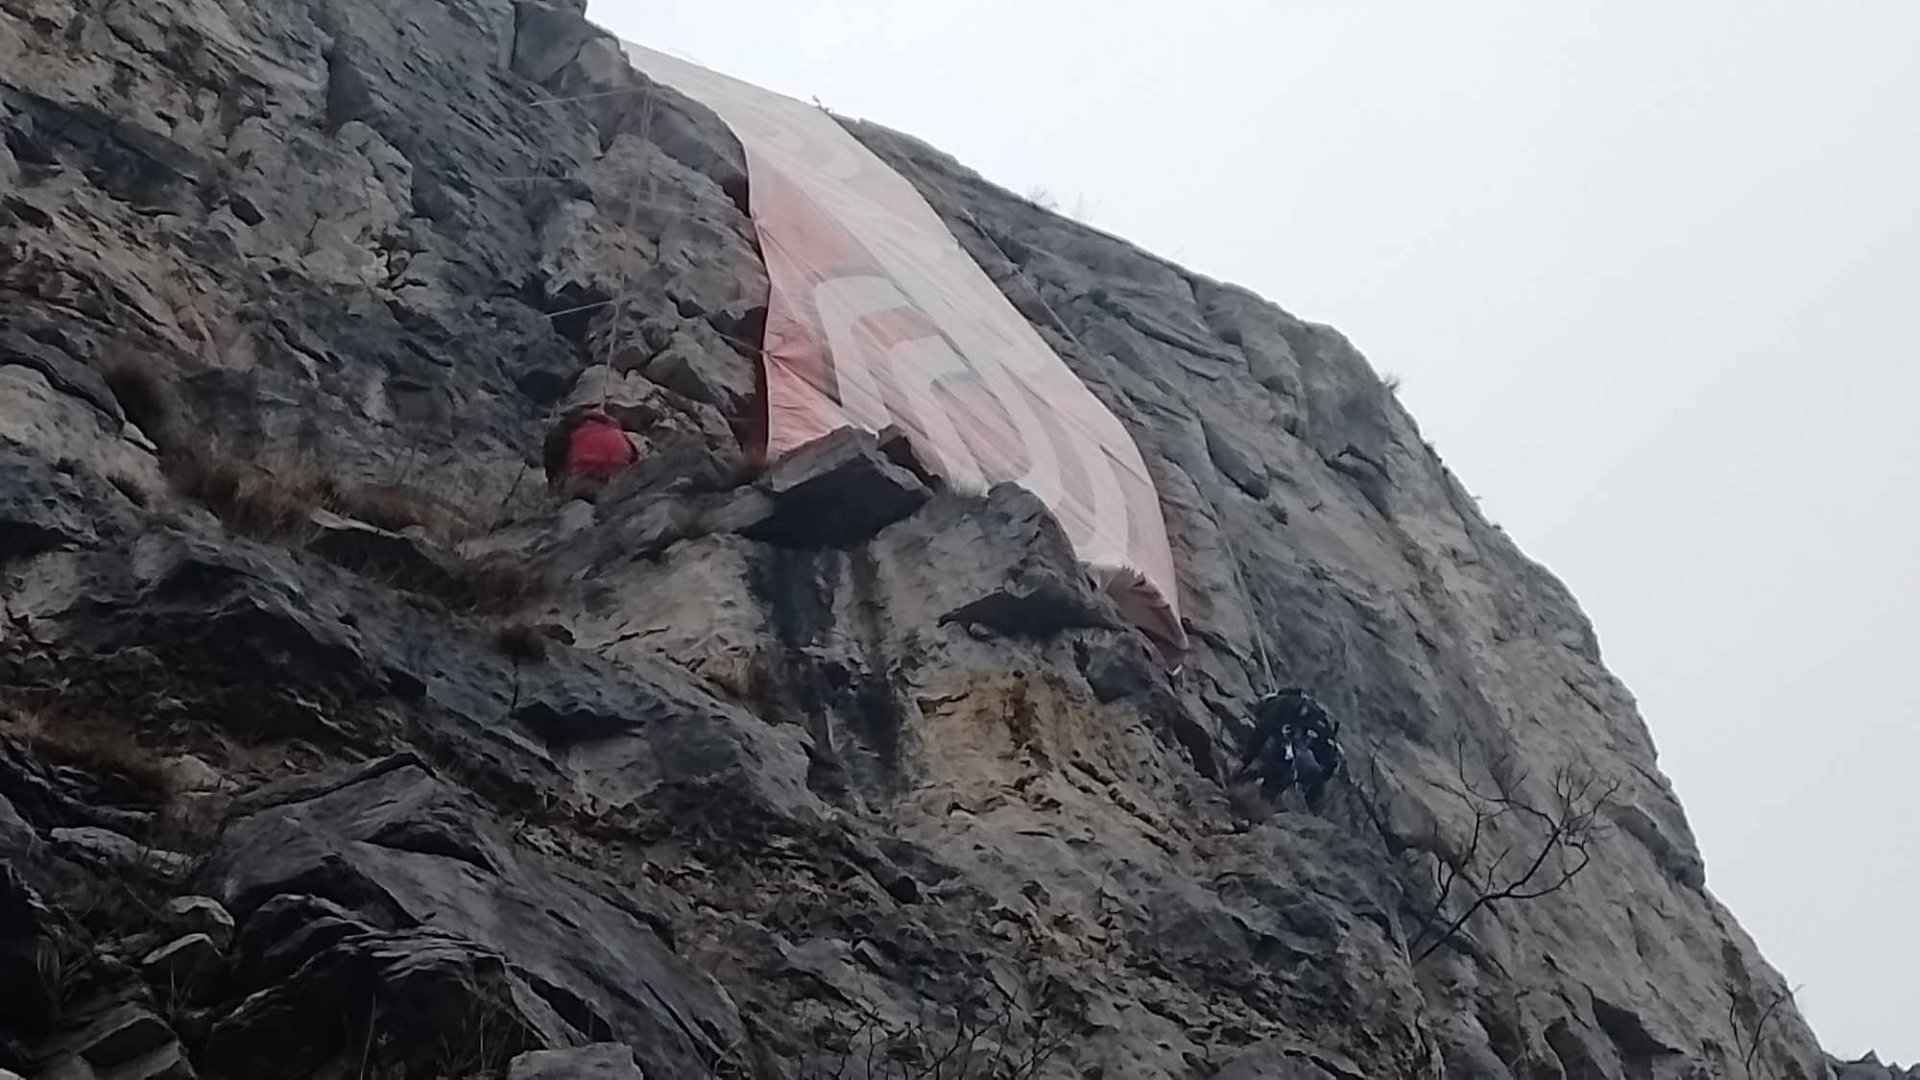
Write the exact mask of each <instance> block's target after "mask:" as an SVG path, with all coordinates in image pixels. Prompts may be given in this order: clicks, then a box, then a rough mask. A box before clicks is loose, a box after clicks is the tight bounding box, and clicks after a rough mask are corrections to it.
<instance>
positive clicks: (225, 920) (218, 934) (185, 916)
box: [160, 896, 233, 949]
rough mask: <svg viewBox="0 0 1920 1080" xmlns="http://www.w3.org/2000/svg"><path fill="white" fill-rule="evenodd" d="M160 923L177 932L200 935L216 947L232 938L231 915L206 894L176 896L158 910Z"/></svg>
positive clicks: (223, 945) (220, 947)
mask: <svg viewBox="0 0 1920 1080" xmlns="http://www.w3.org/2000/svg"><path fill="white" fill-rule="evenodd" d="M160 922H161V925H163V926H165V927H166V928H167V929H168V930H170V931H173V932H174V933H179V934H199V935H202V936H204V937H206V938H207V939H208V941H210V942H211V943H212V944H213V947H214V948H215V949H224V948H226V947H227V945H228V943H230V942H231V941H232V940H233V916H232V915H229V914H227V909H226V908H224V907H221V906H220V901H218V900H215V899H213V898H212V897H209V896H176V897H174V898H173V899H172V900H169V901H167V906H166V907H164V908H162V909H161V911H160Z"/></svg>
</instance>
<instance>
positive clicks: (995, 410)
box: [626, 43, 1186, 649]
mask: <svg viewBox="0 0 1920 1080" xmlns="http://www.w3.org/2000/svg"><path fill="white" fill-rule="evenodd" d="M626 50H627V55H628V57H629V59H630V60H631V62H632V63H633V65H634V67H636V68H638V69H639V70H640V71H641V72H642V73H644V74H645V75H647V76H648V77H650V78H652V79H653V80H655V81H656V82H659V83H662V84H665V85H667V86H670V87H672V88H674V89H675V90H678V91H680V92H681V93H683V94H686V95H687V96H688V97H690V98H692V99H694V100H695V101H698V102H700V103H701V104H703V105H705V106H707V107H708V108H710V109H712V110H713V111H714V112H715V113H717V114H718V115H719V116H720V118H721V119H722V120H723V121H725V122H726V124H727V126H728V127H729V128H731V129H732V131H733V133H734V135H735V136H736V137H737V138H739V140H740V144H741V146H742V147H744V148H745V150H746V155H747V170H748V176H749V182H750V186H751V194H750V201H751V210H752V215H753V223H754V227H755V229H756V230H757V231H758V233H759V237H760V250H761V253H762V255H763V256H764V257H765V259H766V263H767V276H768V278H769V280H770V281H771V282H772V295H771V296H770V297H769V298H768V304H767V331H766V341H765V342H764V345H763V347H764V350H765V353H764V355H765V371H766V390H767V398H766V409H767V416H766V419H767V427H766V431H767V446H766V452H767V458H768V460H769V461H772V460H778V459H779V458H780V457H781V456H782V455H784V454H786V453H788V452H790V451H792V450H794V449H796V448H798V447H800V446H803V445H805V444H806V443H808V442H811V441H812V440H814V439H817V438H819V437H820V436H822V435H825V434H827V433H828V432H831V431H835V430H837V429H839V428H842V427H847V426H849V425H852V426H857V427H861V428H866V429H868V430H870V431H879V430H880V429H882V428H884V427H886V426H887V425H889V424H896V425H898V426H899V427H900V428H901V429H902V430H904V431H905V432H906V433H907V436H908V439H909V440H910V441H911V443H912V444H913V447H914V451H915V453H916V454H917V455H918V456H919V458H920V460H921V461H922V462H923V463H924V464H925V465H926V466H927V468H928V469H930V470H932V471H933V472H935V473H937V474H938V475H939V476H940V477H941V478H942V479H943V480H945V481H946V482H947V483H948V484H949V485H951V486H952V487H953V488H954V489H955V490H957V491H961V492H965V493H969V494H981V493H984V492H985V491H986V490H987V489H988V488H989V487H990V486H992V485H993V484H996V483H1000V482H1003V481H1011V482H1013V483H1016V484H1019V485H1020V486H1022V487H1024V488H1026V489H1028V490H1029V491H1032V492H1033V493H1034V494H1035V495H1038V496H1039V497H1040V499H1041V500H1042V501H1043V502H1045V503H1046V505H1047V506H1048V508H1050V509H1051V510H1052V511H1053V514H1054V516H1055V518H1056V519H1058V520H1059V522H1060V524H1061V526H1062V527H1063V528H1064V529H1065V530H1066V533H1067V535H1068V537H1069V538H1070V539H1071V540H1072V542H1073V547H1074V551H1075V552H1076V553H1077V554H1078V556H1079V558H1080V559H1081V561H1082V562H1083V563H1084V564H1085V565H1086V566H1087V568H1088V569H1089V570H1090V571H1091V572H1092V573H1093V575H1094V578H1095V580H1096V581H1098V582H1099V583H1100V584H1101V585H1102V587H1104V588H1105V589H1107V590H1108V592H1109V593H1111V594H1112V595H1113V596H1114V598H1115V599H1116V600H1117V601H1118V602H1119V603H1120V606H1121V607H1122V609H1123V610H1125V611H1126V612H1127V613H1128V615H1129V616H1130V617H1132V618H1133V619H1135V620H1136V621H1137V622H1138V623H1139V624H1140V625H1141V626H1142V627H1143V628H1144V629H1146V630H1147V631H1148V632H1150V633H1152V634H1153V635H1154V636H1155V637H1157V638H1159V639H1160V640H1161V641H1163V642H1165V643H1167V644H1169V645H1171V646H1173V647H1174V648H1176V649H1178V648H1184V647H1185V644H1186V633H1185V631H1184V630H1183V629H1182V628H1181V625H1180V613H1179V606H1178V592H1177V586H1176V584H1175V579H1174V570H1173V556H1172V553H1171V551H1170V550H1169V549H1168V546H1167V533H1166V524H1165V521H1164V520H1163V519H1162V517H1161V512H1160V500H1159V496H1158V495H1157V493H1156V492H1155V491H1154V487H1153V482H1152V480H1151V479H1150V478H1149V477H1148V475H1147V470H1146V466H1145V464H1144V463H1143V462H1142V461H1141V458H1140V451H1139V449H1138V448H1137V447H1135V446H1134V443H1133V439H1132V438H1131V437H1130V436H1129V435H1128V434H1127V431H1126V429H1125V428H1124V427H1122V426H1121V424H1120V421H1119V420H1118V419H1116V418H1115V417H1114V415H1113V413H1111V412H1110V411H1108V409H1107V407H1106V406H1105V405H1103V404H1102V403H1101V402H1100V400H1099V399H1098V398H1096V397H1094V395H1093V393H1092V392H1091V391H1089V390H1088V389H1087V388H1086V386H1085V385H1084V384H1083V383H1081V381H1080V380H1079V378H1078V377H1077V376H1075V375H1074V374H1073V372H1072V371H1071V370H1070V369H1069V368H1068V367H1067V365H1066V363H1065V362H1064V361H1062V360H1061V359H1060V357H1059V356H1058V355H1056V354H1055V353H1054V352H1053V350H1052V349H1050V348H1048V346H1047V344H1046V342H1045V341H1043V340H1041V338H1040V335H1039V334H1038V333H1036V332H1035V331H1034V329H1033V327H1032V326H1031V325H1029V324H1028V323H1027V321H1026V319H1025V318H1023V317H1022V316H1021V315H1020V313H1019V312H1018V311H1016V310H1014V307H1013V305H1012V304H1010V303H1008V302H1007V299H1006V297H1005V296H1003V295H1001V293H1000V290H999V289H998V288H996V287H995V286H994V284H993V282H992V281H991V280H989V279H988V277H987V275H986V274H985V273H984V272H982V271H981V269H980V267H979V266H978V265H976V264H975V263H974V261H973V259H972V258H971V257H969V256H968V255H967V253H966V252H965V251H964V250H963V249H962V248H961V247H960V245H959V243H958V242H957V241H956V240H955V239H954V238H953V235H952V234H951V233H950V232H948V231H947V227H946V225H945V224H944V223H943V222H942V221H941V220H940V217H939V215H938V214H936V213H934V211H933V208H932V207H931V206H928V205H927V202H926V200H925V199H924V198H922V197H921V195H920V193H919V191H917V190H916V189H915V188H914V187H913V185H912V184H910V183H908V182H907V180H906V179H905V178H904V177H902V176H900V174H899V173H897V172H895V171H894V170H893V169H892V168H890V167H889V166H888V165H887V164H886V163H885V162H883V161H881V160H880V159H879V158H878V157H877V156H875V155H874V154H873V153H872V152H871V151H869V150H868V149H867V148H866V147H864V146H862V145H860V143H859V142H858V141H857V140H856V139H854V137H853V136H852V135H851V134H849V133H848V132H847V131H846V129H844V128H842V127H841V126H840V125H839V124H838V123H836V122H835V121H834V120H833V118H832V117H831V116H829V115H828V114H827V113H826V112H824V111H823V110H821V109H818V108H816V107H813V106H810V105H806V104H804V103H802V102H799V101H795V100H793V99H792V98H788V97H783V96H781V95H779V94H775V93H773V92H771V91H767V90H762V89H760V88H759V87H757V86H752V85H749V84H747V83H744V82H740V81H739V80H737V79H731V78H728V77H726V76H724V75H720V74H717V73H715V72H712V71H709V70H707V69H705V68H702V67H699V66H697V65H694V64H690V63H688V62H686V61H684V60H679V59H676V58H674V57H671V56H667V55H665V54H663V53H659V52H655V51H653V50H651V49H646V48H643V47H641V46H639V45H634V44H631V43H627V44H626Z"/></svg>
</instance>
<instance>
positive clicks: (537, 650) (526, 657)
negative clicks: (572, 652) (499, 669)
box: [493, 622, 549, 664]
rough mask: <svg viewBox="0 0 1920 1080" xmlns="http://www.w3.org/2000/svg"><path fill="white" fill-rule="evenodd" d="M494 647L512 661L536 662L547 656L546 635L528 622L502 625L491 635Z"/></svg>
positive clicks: (547, 642)
mask: <svg viewBox="0 0 1920 1080" xmlns="http://www.w3.org/2000/svg"><path fill="white" fill-rule="evenodd" d="M493 644H494V647H495V648H497V649H499V650H500V652H501V654H502V655H504V656H506V657H508V658H509V659H511V660H512V661H513V662H514V663H516V664H518V663H533V664H537V663H539V662H540V661H542V660H545V659H546V658H547V646H548V644H549V641H548V638H547V635H546V634H545V633H543V632H542V631H541V630H540V629H539V628H538V627H535V626H532V625H530V624H528V623H523V622H514V623H508V624H506V625H505V626H502V627H501V628H500V629H499V630H497V631H495V632H494V635H493Z"/></svg>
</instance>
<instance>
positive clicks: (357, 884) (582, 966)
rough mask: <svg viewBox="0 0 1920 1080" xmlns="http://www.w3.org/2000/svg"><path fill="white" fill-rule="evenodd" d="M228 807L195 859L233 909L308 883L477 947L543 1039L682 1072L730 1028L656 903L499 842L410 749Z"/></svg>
mask: <svg viewBox="0 0 1920 1080" xmlns="http://www.w3.org/2000/svg"><path fill="white" fill-rule="evenodd" d="M237 812H238V814H239V817H238V820H236V821H235V822H233V823H232V824H230V825H229V826H228V827H227V828H226V830H225V831H224V832H223V834H222V836H221V840H220V845H219V847H218V848H217V849H216V851H215V853H214V855H213V858H212V861H211V863H210V864H209V867H208V869H207V870H206V871H205V872H204V875H203V876H204V879H205V881H206V883H207V886H208V887H209V889H210V890H211V891H213V892H215V893H216V894H217V895H218V896H220V897H221V898H222V899H223V900H224V901H225V902H226V903H227V904H228V906H230V907H232V908H233V909H234V910H236V911H240V912H245V913H251V912H253V911H255V910H256V909H258V908H260V907H261V905H263V904H264V903H266V902H267V901H268V900H270V899H271V898H273V897H274V896H276V895H280V894H282V893H311V894H314V895H317V896H320V897H323V898H326V899H331V900H334V901H335V902H336V903H340V904H341V905H342V906H345V907H347V908H349V909H352V908H355V907H359V908H361V909H362V910H363V911H365V914H366V915H367V917H369V918H372V919H374V920H376V921H378V922H382V923H392V924H394V925H396V926H398V927H402V928H431V929H432V930H433V931H434V932H437V933H439V934H443V935H448V936H450V937H451V938H453V939H455V940H456V941H460V942H466V943H469V944H468V945H466V946H462V947H466V948H471V947H479V948H482V949H485V950H487V951H488V952H489V953H491V954H494V955H497V956H498V957H500V958H501V960H502V961H503V962H504V963H505V964H506V965H507V968H506V973H507V977H509V978H510V979H513V980H518V984H516V986H515V990H516V992H517V991H518V990H519V989H522V988H524V989H526V990H530V991H531V992H532V993H533V994H534V995H537V996H538V998H539V999H540V1000H542V1001H544V1002H546V1003H547V1006H548V1007H549V1009H550V1010H551V1012H552V1013H553V1015H554V1017H556V1018H558V1019H562V1020H564V1021H565V1027H562V1028H559V1029H553V1028H552V1027H551V1021H549V1024H548V1025H547V1029H546V1030H541V1031H539V1032H538V1035H539V1038H540V1040H541V1041H544V1042H545V1043H546V1044H547V1045H556V1044H557V1043H558V1041H559V1040H562V1039H571V1038H575V1037H590V1036H592V1035H594V1034H596V1033H600V1034H604V1033H609V1032H611V1033H614V1034H617V1035H618V1036H619V1037H620V1038H621V1039H623V1040H625V1041H627V1042H629V1043H630V1044H631V1045H633V1046H634V1047H635V1049H636V1051H637V1052H638V1053H639V1054H640V1056H641V1059H642V1060H643V1061H644V1062H646V1063H647V1064H648V1065H649V1066H652V1067H658V1068H660V1069H661V1070H662V1071H663V1072H664V1073H666V1074H667V1075H693V1074H695V1073H696V1072H697V1070H699V1069H701V1068H703V1067H704V1065H705V1063H708V1062H712V1061H714V1060H715V1059H717V1058H718V1057H719V1056H720V1055H721V1054H722V1053H723V1052H724V1051H725V1050H726V1049H727V1048H728V1047H730V1046H732V1045H733V1044H734V1043H735V1042H737V1041H738V1040H739V1038H740V1026H739V1018H738V1016H737V1015H736V1013H735V1011H734V1008H733V1005H732V1003H731V1002H730V1001H729V1000H728V997H727V994H726V992H725V991H724V990H722V989H721V988H720V987H719V986H718V985H717V984H715V983H714V982H713V981H712V980H711V979H710V978H708V977H706V976H704V975H702V974H701V973H700V972H698V971H697V970H695V969H694V968H692V967H690V966H689V965H687V964H686V963H685V962H684V961H682V960H681V959H679V958H678V957H676V956H675V955H674V954H673V952H672V951H671V949H670V948H669V947H668V946H667V945H666V943H665V942H664V941H662V940H661V939H660V937H659V935H658V933H657V932H656V930H655V927H656V926H660V925H663V924H664V919H663V916H662V915H661V914H659V913H658V912H655V911H650V910H648V909H647V908H646V907H645V906H643V902H642V901H640V900H638V899H637V898H635V897H633V896H631V895H630V894H628V892H627V890H625V889H623V888H621V887H620V886H617V885H615V884H614V883H613V882H611V881H608V880H605V879H602V878H597V877H595V876H593V875H591V874H588V873H586V872H583V871H581V870H579V869H575V868H571V867H567V866H565V865H564V864H562V863H559V862H556V861H553V860H551V859H549V858H547V857H544V856H541V855H538V854H536V853H534V852H531V851H528V850H525V849H524V848H522V847H520V846H519V845H517V844H515V843H513V842H512V841H511V840H510V839H509V838H508V837H507V836H506V835H505V834H504V832H503V831H502V830H501V829H500V828H499V827H498V826H497V825H496V824H495V823H494V822H493V821H492V819H491V817H490V815H489V814H487V812H486V811H485V810H484V809H482V808H481V807H480V805H479V804H477V803H476V802H475V801H473V800H472V798H471V797H469V796H466V795H464V794H463V793H461V792H460V791H459V790H458V789H456V788H454V787H452V786H450V785H448V784H446V783H444V782H442V781H440V780H439V779H437V778H436V777H434V776H433V775H432V774H431V773H430V772H428V771H427V770H425V769H424V768H422V767H421V766H420V765H419V764H418V763H417V762H414V761H410V760H407V759H393V760H390V761H387V762H384V763H380V764H376V765H374V766H370V767H368V768H366V769H363V770H361V771H360V772H359V773H358V774H356V775H350V776H346V777H342V778H340V779H339V780H336V781H334V782H332V783H330V784H327V785H325V786H320V787H317V788H316V787H314V786H312V785H302V786H301V787H300V788H298V789H296V790H291V791H287V792H284V793H281V792H261V793H258V794H256V795H255V796H254V797H253V798H252V799H251V800H250V801H249V803H248V804H247V805H245V806H242V807H241V808H239V809H238V811H237ZM383 962H392V961H383ZM383 981H387V982H390V981H392V980H383ZM536 1045H538V1044H537V1043H536Z"/></svg>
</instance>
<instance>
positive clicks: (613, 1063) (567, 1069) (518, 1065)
mask: <svg viewBox="0 0 1920 1080" xmlns="http://www.w3.org/2000/svg"><path fill="white" fill-rule="evenodd" d="M507 1080H646V1076H645V1074H643V1073H642V1072H641V1071H640V1067H639V1066H638V1065H635V1064H634V1063H633V1051H631V1050H629V1049H627V1047H626V1046H625V1045H623V1044H621V1043H595V1044H593V1045H592V1046H582V1047H579V1048H578V1049H574V1050H530V1051H528V1052H527V1053H524V1054H521V1055H520V1056H519V1057H517V1058H514V1059H513V1065H512V1067H511V1068H509V1069H508V1070H507Z"/></svg>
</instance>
